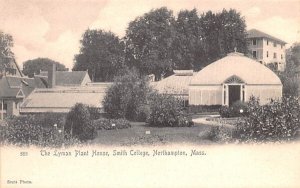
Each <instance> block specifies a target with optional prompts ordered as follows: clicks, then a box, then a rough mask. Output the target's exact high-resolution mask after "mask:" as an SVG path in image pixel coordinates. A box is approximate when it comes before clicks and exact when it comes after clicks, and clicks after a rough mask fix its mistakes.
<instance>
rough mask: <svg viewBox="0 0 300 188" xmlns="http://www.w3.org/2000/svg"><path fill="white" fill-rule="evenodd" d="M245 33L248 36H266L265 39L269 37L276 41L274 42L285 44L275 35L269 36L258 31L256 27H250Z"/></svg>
mask: <svg viewBox="0 0 300 188" xmlns="http://www.w3.org/2000/svg"><path fill="white" fill-rule="evenodd" d="M247 33H248V38H267V39H271V40H273V41H276V42H279V43H282V44H286V42H285V41H283V40H281V39H278V38H276V37H273V36H271V35H269V34H267V33H264V32H262V31H259V30H257V29H251V30H249V31H248V32H247Z"/></svg>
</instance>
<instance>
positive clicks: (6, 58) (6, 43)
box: [0, 30, 14, 73]
mask: <svg viewBox="0 0 300 188" xmlns="http://www.w3.org/2000/svg"><path fill="white" fill-rule="evenodd" d="M13 45H14V43H13V38H12V36H11V35H9V34H6V33H4V32H2V31H1V30H0V73H1V72H2V71H3V70H4V69H5V68H6V67H10V66H11V65H10V63H11V61H12V60H13V59H14V54H13V52H12V51H11V48H12V47H13Z"/></svg>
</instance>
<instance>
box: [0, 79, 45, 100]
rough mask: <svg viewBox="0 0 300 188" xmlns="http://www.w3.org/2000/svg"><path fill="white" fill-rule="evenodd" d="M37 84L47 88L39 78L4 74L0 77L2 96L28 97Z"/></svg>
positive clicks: (0, 93)
mask: <svg viewBox="0 0 300 188" xmlns="http://www.w3.org/2000/svg"><path fill="white" fill-rule="evenodd" d="M37 86H39V87H42V88H45V85H44V84H43V83H42V82H41V81H40V80H39V79H35V78H27V77H19V76H3V77H2V78H1V79H0V88H1V90H0V98H18V97H21V96H22V97H27V96H28V95H29V94H30V93H31V92H32V91H33V90H34V89H35V88H36V87H37ZM20 90H21V91H20ZM21 94H22V95H21ZM23 95H24V96H23Z"/></svg>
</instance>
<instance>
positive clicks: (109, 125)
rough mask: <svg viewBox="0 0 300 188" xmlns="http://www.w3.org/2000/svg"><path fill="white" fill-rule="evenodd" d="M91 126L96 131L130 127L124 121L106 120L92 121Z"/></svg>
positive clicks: (126, 121)
mask: <svg viewBox="0 0 300 188" xmlns="http://www.w3.org/2000/svg"><path fill="white" fill-rule="evenodd" d="M93 126H94V127H95V128H96V129H97V130H112V129H125V128H129V127H131V125H130V123H129V121H128V120H126V119H106V118H100V119H97V120H94V121H93Z"/></svg>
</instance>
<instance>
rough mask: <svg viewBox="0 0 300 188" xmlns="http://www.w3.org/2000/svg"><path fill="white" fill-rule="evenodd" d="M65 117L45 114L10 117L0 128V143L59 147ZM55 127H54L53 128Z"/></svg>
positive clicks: (61, 141) (61, 140)
mask: <svg viewBox="0 0 300 188" xmlns="http://www.w3.org/2000/svg"><path fill="white" fill-rule="evenodd" d="M64 121H65V115H63V114H55V113H47V114H37V115H29V116H19V117H11V118H9V119H7V125H5V126H1V129H2V130H1V142H8V143H11V144H16V145H30V144H33V145H38V146H43V147H44V146H61V145H62V143H63V136H64V135H63V133H62V132H59V131H58V129H61V130H62V127H63V125H64ZM54 125H56V126H54Z"/></svg>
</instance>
